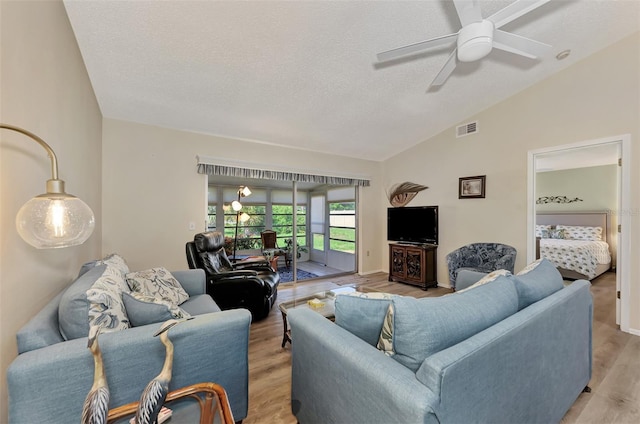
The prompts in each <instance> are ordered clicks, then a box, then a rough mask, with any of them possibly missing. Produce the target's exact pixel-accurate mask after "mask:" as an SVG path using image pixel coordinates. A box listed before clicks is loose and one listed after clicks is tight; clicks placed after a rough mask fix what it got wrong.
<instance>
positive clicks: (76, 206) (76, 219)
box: [16, 193, 95, 249]
mask: <svg viewBox="0 0 640 424" xmlns="http://www.w3.org/2000/svg"><path fill="white" fill-rule="evenodd" d="M94 227H95V218H94V215H93V211H92V210H91V208H89V206H87V204H86V203H84V202H83V201H82V200H80V199H78V198H77V197H75V196H72V195H69V194H66V193H47V194H41V195H40V196H37V197H34V198H33V199H31V200H29V201H28V202H27V203H25V204H24V205H23V206H22V208H20V210H19V211H18V215H17V216H16V228H17V230H18V234H20V237H22V238H23V240H24V241H26V242H27V243H29V244H30V245H32V246H34V247H36V248H38V249H55V248H61V247H70V246H76V245H79V244H82V243H84V242H85V241H86V240H87V239H88V238H89V236H91V233H93V228H94Z"/></svg>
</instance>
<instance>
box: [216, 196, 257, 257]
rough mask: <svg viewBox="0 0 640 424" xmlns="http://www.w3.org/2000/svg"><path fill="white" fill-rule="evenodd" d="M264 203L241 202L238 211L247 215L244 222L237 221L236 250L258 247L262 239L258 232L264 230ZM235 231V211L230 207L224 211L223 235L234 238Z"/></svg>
mask: <svg viewBox="0 0 640 424" xmlns="http://www.w3.org/2000/svg"><path fill="white" fill-rule="evenodd" d="M265 210H266V206H265V205H249V204H243V206H242V209H241V210H240V213H241V214H242V213H246V214H248V215H249V220H247V221H246V222H242V221H240V222H238V246H237V249H238V250H242V249H260V247H261V246H262V241H261V239H260V232H262V231H263V230H264V222H265ZM235 233H236V212H235V211H234V210H233V209H231V208H230V207H229V208H227V210H225V211H224V235H225V237H230V238H232V239H233V238H235Z"/></svg>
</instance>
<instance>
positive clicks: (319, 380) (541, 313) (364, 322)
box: [288, 263, 593, 424]
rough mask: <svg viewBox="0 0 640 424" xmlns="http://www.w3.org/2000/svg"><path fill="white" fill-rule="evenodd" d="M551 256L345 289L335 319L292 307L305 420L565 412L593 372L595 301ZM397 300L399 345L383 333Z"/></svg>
mask: <svg viewBox="0 0 640 424" xmlns="http://www.w3.org/2000/svg"><path fill="white" fill-rule="evenodd" d="M543 265H544V266H541V267H539V268H541V269H542V270H538V271H533V272H529V273H528V274H523V275H517V276H513V275H507V276H499V277H497V278H496V279H495V280H494V281H491V282H489V283H486V284H481V285H477V286H474V287H472V288H470V289H468V290H465V291H464V292H459V293H452V294H450V295H445V296H442V297H439V298H424V299H414V298H406V297H399V296H398V297H392V298H391V299H359V298H356V299H353V298H352V299H349V298H348V297H347V296H343V295H339V296H338V297H337V298H336V323H332V322H331V321H329V320H327V319H325V318H323V317H322V316H320V315H319V314H317V313H315V312H313V311H311V310H309V309H295V310H291V311H290V312H289V315H288V318H289V322H290V324H291V328H292V339H293V342H292V388H291V408H292V411H293V413H294V415H295V416H296V418H297V419H298V422H299V423H301V424H311V423H391V422H396V423H406V424H409V423H465V424H466V423H492V424H493V423H557V422H559V421H560V420H561V419H562V417H563V416H564V415H565V414H566V412H567V411H568V410H569V408H570V407H571V406H572V404H573V403H574V402H575V400H576V399H577V397H578V396H579V395H580V393H581V392H582V391H583V390H584V389H585V388H586V386H587V384H588V382H589V380H590V378H591V367H592V362H591V361H592V359H591V358H592V356H591V355H592V342H591V331H592V314H593V312H592V310H593V306H592V297H591V293H590V283H589V282H588V281H584V280H578V281H575V282H573V283H572V284H571V285H569V286H567V287H564V285H563V283H562V278H561V277H560V275H559V273H558V272H557V270H555V267H553V266H552V265H551V266H549V264H548V263H544V264H543ZM365 301H366V302H365ZM385 302H387V304H385ZM389 304H392V305H393V309H394V315H393V326H392V328H393V334H392V340H393V343H392V345H393V348H394V349H395V354H393V356H388V355H387V354H385V353H383V352H381V351H380V350H379V349H377V348H376V343H375V340H376V339H377V337H376V336H375V333H376V332H380V331H381V329H382V328H385V325H383V324H384V320H387V319H389V316H388V315H387V313H388V305H389ZM385 310H387V312H385Z"/></svg>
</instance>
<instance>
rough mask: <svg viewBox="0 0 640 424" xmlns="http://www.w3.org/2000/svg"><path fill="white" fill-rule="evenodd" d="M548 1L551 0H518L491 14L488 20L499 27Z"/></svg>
mask: <svg viewBox="0 0 640 424" xmlns="http://www.w3.org/2000/svg"><path fill="white" fill-rule="evenodd" d="M548 2H549V0H517V1H516V2H514V3H511V4H510V5H509V6H507V7H505V8H504V9H501V10H499V11H497V12H496V13H494V14H493V15H491V16H489V17H488V18H487V20H488V21H491V22H493V25H494V26H495V28H496V29H497V28H500V27H501V26H503V25H506V24H508V23H509V22H511V21H513V20H516V19H518V18H519V17H520V16H522V15H524V14H525V13H529V12H531V11H532V10H534V9H537V8H538V7H540V6H542V5H543V4H545V3H548Z"/></svg>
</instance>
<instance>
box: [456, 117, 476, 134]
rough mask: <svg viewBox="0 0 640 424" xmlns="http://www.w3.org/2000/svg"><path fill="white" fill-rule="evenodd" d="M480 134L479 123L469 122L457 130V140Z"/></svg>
mask: <svg viewBox="0 0 640 424" xmlns="http://www.w3.org/2000/svg"><path fill="white" fill-rule="evenodd" d="M477 132H478V121H474V122H469V123H468V124H464V125H460V126H458V127H457V128H456V138H457V137H464V136H465V135H469V134H473V133H477Z"/></svg>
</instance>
